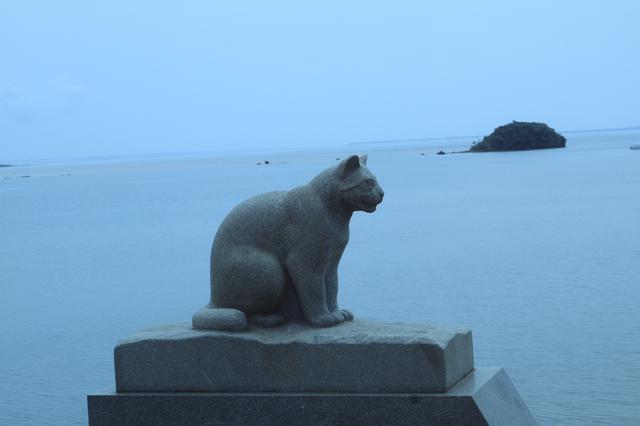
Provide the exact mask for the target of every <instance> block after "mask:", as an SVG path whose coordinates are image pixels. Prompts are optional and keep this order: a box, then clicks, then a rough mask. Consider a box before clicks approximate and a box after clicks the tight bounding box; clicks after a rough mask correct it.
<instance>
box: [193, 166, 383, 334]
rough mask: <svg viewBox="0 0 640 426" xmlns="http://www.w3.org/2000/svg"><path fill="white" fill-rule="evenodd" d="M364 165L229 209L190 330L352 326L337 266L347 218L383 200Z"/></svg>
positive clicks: (335, 171)
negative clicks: (205, 297)
mask: <svg viewBox="0 0 640 426" xmlns="http://www.w3.org/2000/svg"><path fill="white" fill-rule="evenodd" d="M366 161H367V158H366V156H363V157H358V156H357V155H352V156H351V157H349V158H347V159H345V160H343V161H342V162H340V164H338V165H337V166H334V167H331V168H329V169H327V170H325V171H324V172H322V173H320V174H319V175H318V176H316V177H315V178H314V179H312V180H311V182H309V183H308V184H307V185H302V186H298V187H296V188H293V189H292V190H290V191H282V192H269V193H266V194H262V195H258V196H256V197H253V198H251V199H249V200H247V201H245V202H243V203H241V204H239V205H238V206H237V207H236V208H234V209H233V210H232V211H231V212H230V213H229V214H228V215H227V217H226V218H225V219H224V221H223V222H222V224H221V225H220V228H219V229H218V231H217V233H216V236H215V238H214V240H213V246H212V249H211V299H210V301H209V304H208V305H207V306H205V307H203V308H202V309H200V310H199V311H197V312H196V313H195V314H194V315H193V319H192V323H193V327H194V328H198V329H216V330H230V331H238V330H243V329H245V328H246V327H247V322H251V323H253V324H256V325H260V326H265V327H273V326H277V325H279V324H281V323H283V322H292V321H300V320H306V321H307V322H309V323H310V324H312V325H314V326H317V327H328V326H332V325H335V324H339V323H341V322H343V321H349V320H352V319H353V314H352V313H351V312H350V311H348V310H345V309H340V308H339V307H338V263H339V262H340V258H341V257H342V253H343V251H344V249H345V247H346V245H347V242H348V241H349V222H350V220H351V216H352V214H353V212H355V211H366V212H369V213H371V212H373V211H375V210H376V206H377V205H378V204H379V203H381V202H382V198H383V196H384V192H383V191H382V188H381V187H380V186H379V185H378V183H377V181H376V178H375V176H374V175H373V174H372V173H371V171H370V170H369V169H368V168H367V167H366ZM247 320H248V321H247Z"/></svg>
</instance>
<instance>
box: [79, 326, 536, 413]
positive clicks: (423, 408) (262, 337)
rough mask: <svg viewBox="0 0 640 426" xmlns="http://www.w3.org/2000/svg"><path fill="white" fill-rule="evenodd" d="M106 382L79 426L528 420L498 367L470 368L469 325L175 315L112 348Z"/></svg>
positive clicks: (92, 396) (94, 397)
mask: <svg viewBox="0 0 640 426" xmlns="http://www.w3.org/2000/svg"><path fill="white" fill-rule="evenodd" d="M115 372H116V389H115V392H114V389H113V388H112V389H109V390H107V391H105V392H104V393H98V394H94V395H89V396H88V407H89V424H90V425H92V426H93V425H129V424H131V425H133V424H135V425H147V424H148V425H190V424H198V425H204V424H238V425H241V424H258V425H280V424H292V425H297V424H300V425H303V424H304V425H312V424H326V425H333V424H337V425H342V424H344V425H371V424H403V425H404V424H406V425H409V424H431V425H441V424H442V425H449V424H450V425H498V424H500V425H532V424H535V421H534V420H533V417H532V416H531V414H530V413H529V411H528V410H527V408H526V406H525V404H524V402H523V401H522V399H521V398H520V396H519V395H518V393H517V391H516V390H515V389H514V387H513V385H512V384H511V382H510V380H509V378H508V377H507V375H506V373H505V372H504V371H502V370H500V369H474V365H473V348H472V339H471V332H470V331H469V330H465V329H452V328H444V327H434V326H428V325H420V326H418V325H406V324H386V323H378V322H373V321H362V320H358V321H354V322H346V323H344V324H341V325H339V326H336V327H331V328H326V329H323V328H313V327H310V326H307V325H303V324H290V325H286V326H282V327H276V328H273V329H262V328H250V329H249V330H247V331H246V332H224V331H202V330H197V331H196V330H192V329H191V327H190V324H175V325H167V326H161V327H154V328H151V329H147V330H144V331H142V332H139V333H137V334H135V335H133V336H131V337H130V338H127V339H125V340H123V341H121V342H120V343H119V344H118V346H116V349H115Z"/></svg>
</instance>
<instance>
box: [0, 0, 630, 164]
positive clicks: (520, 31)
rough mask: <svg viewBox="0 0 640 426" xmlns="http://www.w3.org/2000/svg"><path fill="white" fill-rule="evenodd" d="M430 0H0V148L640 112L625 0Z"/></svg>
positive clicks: (348, 135) (17, 155)
mask: <svg viewBox="0 0 640 426" xmlns="http://www.w3.org/2000/svg"><path fill="white" fill-rule="evenodd" d="M433 3H434V2H427V1H386V2H379V1H352V2H348V1H335V2H333V1H317V2H306V1H290V2H283V1H255V2H246V1H227V2H222V1H220V2H215V1H184V2H177V1H167V2H161V1H114V0H111V1H101V2H97V1H95V2H93V1H63V0H59V1H44V0H43V1H25V0H15V1H8V0H0V55H1V56H0V57H1V62H0V160H13V159H30V158H43V157H73V156H88V155H110V154H142V153H171V152H193V151H219V150H234V151H236V150H243V149H269V148H272V147H273V148H280V147H309V146H329V145H339V144H343V143H348V142H357V141H366V140H383V139H403V138H417V137H435V136H446V135H469V134H471V135H475V134H486V133H488V132H490V131H491V130H492V129H493V128H494V127H496V126H498V125H500V124H504V123H505V122H509V121H511V120H514V119H515V120H532V121H544V122H547V123H548V124H549V125H551V126H552V127H555V128H556V129H584V128H601V127H625V126H638V125H640V97H639V95H640V78H639V77H638V76H640V29H639V28H640V24H639V23H640V2H639V1H634V0H629V1H604V0H603V1H560V0H556V1H527V2H515V1H499V2H498V1H450V2H438V3H437V4H433ZM0 162H1V161H0Z"/></svg>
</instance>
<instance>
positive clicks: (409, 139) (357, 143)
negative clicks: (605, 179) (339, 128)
mask: <svg viewBox="0 0 640 426" xmlns="http://www.w3.org/2000/svg"><path fill="white" fill-rule="evenodd" d="M629 130H640V126H631V127H608V128H602V129H582V130H558V133H561V134H562V133H599V132H625V131H629ZM484 136H486V135H463V136H440V137H433V136H429V137H424V138H405V139H381V140H374V141H359V142H350V143H348V144H347V145H365V144H385V143H396V142H421V141H438V140H443V141H446V140H455V139H478V138H483V137H484Z"/></svg>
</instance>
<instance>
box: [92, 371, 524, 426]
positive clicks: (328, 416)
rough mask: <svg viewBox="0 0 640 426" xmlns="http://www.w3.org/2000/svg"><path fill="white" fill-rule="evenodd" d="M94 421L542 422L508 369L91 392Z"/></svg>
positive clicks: (513, 425) (509, 425) (97, 424)
mask: <svg viewBox="0 0 640 426" xmlns="http://www.w3.org/2000/svg"><path fill="white" fill-rule="evenodd" d="M88 407H89V425H90V426H112V425H118V426H126V425H142V426H144V425H153V426H164V425H176V426H177V425H180V426H188V425H213V424H225V425H349V426H353V425H356V426H357V425H366V426H370V425H384V424H388V425H456V426H465V425H492V426H493V425H504V426H520V425H522V426H527V425H536V422H535V420H534V418H533V417H532V415H531V413H530V412H529V410H528V409H527V407H526V405H525V404H524V402H523V401H522V399H521V398H520V396H519V395H518V392H517V391H516V389H515V388H514V387H513V385H512V383H511V381H510V380H509V377H508V376H507V374H506V373H505V372H504V370H501V369H497V368H482V369H476V370H474V371H472V372H471V373H470V374H468V375H467V376H466V377H465V378H464V379H462V380H461V381H460V382H459V383H458V384H457V385H456V386H455V387H454V388H452V389H451V390H449V391H448V392H447V393H281V392H276V393H267V392H263V393H248V392H247V393H209V392H206V393H187V392H180V393H160V392H157V393H139V392H123V393H113V392H108V393H104V394H95V395H89V396H88Z"/></svg>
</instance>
